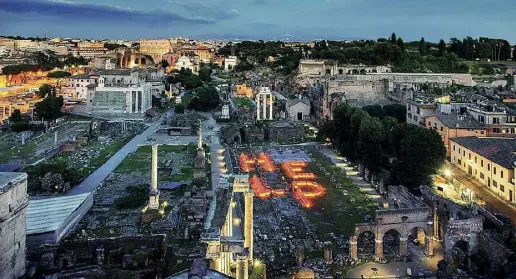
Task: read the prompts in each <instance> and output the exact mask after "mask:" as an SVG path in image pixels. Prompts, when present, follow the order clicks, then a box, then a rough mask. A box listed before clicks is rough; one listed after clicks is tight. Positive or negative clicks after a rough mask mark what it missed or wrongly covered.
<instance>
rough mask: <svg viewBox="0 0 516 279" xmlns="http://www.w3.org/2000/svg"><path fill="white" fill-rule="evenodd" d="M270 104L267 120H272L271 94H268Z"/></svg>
mask: <svg viewBox="0 0 516 279" xmlns="http://www.w3.org/2000/svg"><path fill="white" fill-rule="evenodd" d="M270 98H271V103H270V105H269V120H272V94H270Z"/></svg>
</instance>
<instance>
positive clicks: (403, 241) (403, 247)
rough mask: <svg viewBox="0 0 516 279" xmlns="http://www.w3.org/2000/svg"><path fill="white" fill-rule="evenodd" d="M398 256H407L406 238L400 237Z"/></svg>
mask: <svg viewBox="0 0 516 279" xmlns="http://www.w3.org/2000/svg"><path fill="white" fill-rule="evenodd" d="M400 255H401V256H406V255H407V238H406V237H400Z"/></svg>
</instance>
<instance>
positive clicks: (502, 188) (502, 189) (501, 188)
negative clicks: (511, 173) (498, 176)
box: [500, 184, 505, 192]
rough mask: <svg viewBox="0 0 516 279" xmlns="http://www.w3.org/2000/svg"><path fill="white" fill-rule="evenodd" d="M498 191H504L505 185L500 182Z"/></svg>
mask: <svg viewBox="0 0 516 279" xmlns="http://www.w3.org/2000/svg"><path fill="white" fill-rule="evenodd" d="M500 191H502V192H505V187H503V185H502V184H500Z"/></svg>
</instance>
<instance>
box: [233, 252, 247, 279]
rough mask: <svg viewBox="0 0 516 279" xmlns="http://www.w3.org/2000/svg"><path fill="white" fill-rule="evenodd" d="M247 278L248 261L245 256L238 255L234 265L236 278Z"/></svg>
mask: <svg viewBox="0 0 516 279" xmlns="http://www.w3.org/2000/svg"><path fill="white" fill-rule="evenodd" d="M248 278H249V262H248V261H247V258H246V257H238V259H237V266H236V279H248Z"/></svg>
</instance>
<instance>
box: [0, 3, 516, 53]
mask: <svg viewBox="0 0 516 279" xmlns="http://www.w3.org/2000/svg"><path fill="white" fill-rule="evenodd" d="M443 7H445V8H443ZM507 7H510V1H509V0H495V1H489V3H487V1H481V0H472V1H469V3H468V7H467V8H466V7H465V4H464V3H456V2H453V3H450V2H447V1H444V0H436V1H432V3H423V2H421V3H416V2H413V1H408V0H398V1H395V2H393V3H392V1H390V2H389V3H386V2H385V1H377V0H368V1H357V0H343V1H335V0H325V1H322V2H320V3H317V2H315V1H309V0H298V1H282V2H281V3H276V2H273V1H271V0H246V1H236V0H224V1H223V0H206V1H189V2H188V3H183V2H180V1H177V0H150V1H145V3H143V2H141V1H136V0H107V1H106V0H105V1H100V0H89V1H75V0H73V1H72V0H4V1H2V2H0V17H1V18H3V21H4V22H6V23H7V24H2V25H1V27H0V34H2V35H21V36H34V37H35V36H39V37H43V36H44V31H43V30H44V29H45V30H48V35H49V37H56V36H57V37H86V38H94V39H104V38H111V39H130V40H135V39H139V38H167V37H175V36H186V37H195V38H201V39H202V38H214V39H232V38H235V37H240V38H242V39H264V40H270V39H284V40H287V39H289V38H290V39H291V40H313V39H335V40H339V39H376V38H378V37H387V36H389V35H390V34H391V33H392V32H396V34H397V35H398V36H400V37H402V38H403V39H404V40H405V41H414V40H419V39H420V38H421V37H425V39H426V40H427V41H438V40H439V39H441V38H442V39H445V40H448V39H449V38H451V37H457V38H463V37H466V36H472V37H493V38H503V39H506V40H508V41H510V42H511V43H513V42H515V41H516V35H514V33H513V32H511V31H510V28H509V26H513V25H514V23H516V19H514V17H511V9H507ZM310 18H311V19H312V20H307V19H310ZM14 23H16V24H14ZM106 27H108V28H106Z"/></svg>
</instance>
